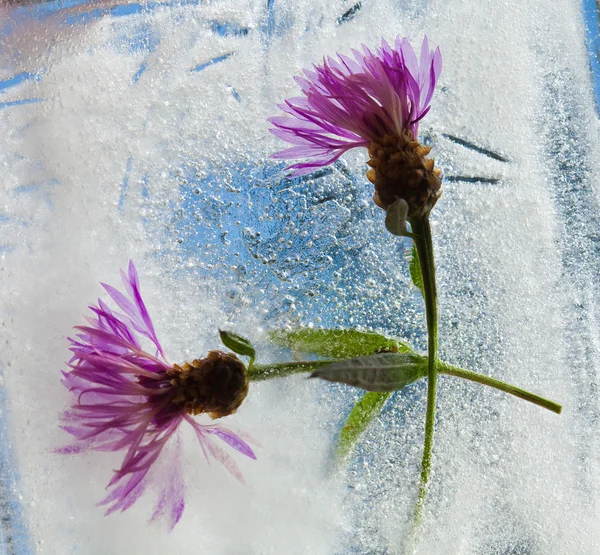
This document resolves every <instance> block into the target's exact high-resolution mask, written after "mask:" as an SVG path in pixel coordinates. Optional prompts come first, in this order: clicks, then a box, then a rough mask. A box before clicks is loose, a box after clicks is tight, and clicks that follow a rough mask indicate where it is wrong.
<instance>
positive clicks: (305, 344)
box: [270, 328, 411, 358]
mask: <svg viewBox="0 0 600 555" xmlns="http://www.w3.org/2000/svg"><path fill="white" fill-rule="evenodd" d="M270 337H271V341H273V342H274V343H275V344H276V345H279V346H280V347H288V348H289V349H291V350H292V351H294V352H296V353H312V354H316V355H319V356H322V357H328V358H354V357H359V356H367V355H373V354H375V353H378V352H382V351H391V352H408V351H411V348H410V347H409V346H408V345H407V344H406V343H402V342H401V341H397V340H395V339H390V338H388V337H385V336H384V335H380V334H378V333H373V332H366V331H358V330H354V329H305V328H302V329H295V330H291V331H286V330H278V331H274V332H271V334H270Z"/></svg>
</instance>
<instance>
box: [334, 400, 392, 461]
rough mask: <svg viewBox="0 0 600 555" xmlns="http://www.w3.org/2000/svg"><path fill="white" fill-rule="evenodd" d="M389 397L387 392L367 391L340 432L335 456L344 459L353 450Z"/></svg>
mask: <svg viewBox="0 0 600 555" xmlns="http://www.w3.org/2000/svg"><path fill="white" fill-rule="evenodd" d="M390 395H391V394H390V393H388V392H385V393H376V392H373V391H369V392H367V393H365V394H364V395H363V396H362V398H361V399H360V401H358V403H356V405H354V408H353V409H352V411H351V412H350V414H349V415H348V418H347V419H346V423H345V424H344V426H343V427H342V430H341V431H340V436H339V443H338V448H337V456H338V457H339V458H340V459H345V458H346V457H347V456H348V455H349V454H350V452H351V451H352V450H353V449H354V446H355V445H356V442H357V441H358V439H359V438H360V436H361V435H362V434H363V432H364V431H365V430H366V429H367V427H368V426H369V424H370V423H371V422H372V421H373V419H374V418H376V417H377V416H378V415H379V413H380V412H381V410H382V409H383V407H384V405H385V402H386V401H387V400H388V397H389V396H390Z"/></svg>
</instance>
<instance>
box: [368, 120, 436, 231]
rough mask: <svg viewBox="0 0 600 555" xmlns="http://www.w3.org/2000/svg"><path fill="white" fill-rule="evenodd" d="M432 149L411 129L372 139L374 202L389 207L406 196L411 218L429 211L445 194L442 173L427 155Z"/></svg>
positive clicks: (371, 179)
mask: <svg viewBox="0 0 600 555" xmlns="http://www.w3.org/2000/svg"><path fill="white" fill-rule="evenodd" d="M430 151H431V147H428V146H424V145H422V144H420V143H419V141H417V140H415V138H414V136H413V134H412V133H411V132H410V131H408V130H405V131H404V132H403V133H402V135H401V136H400V137H398V136H394V135H385V136H384V137H383V138H382V139H381V140H378V141H372V142H371V144H370V145H369V156H370V157H371V158H370V160H369V161H368V162H367V163H368V164H369V166H371V169H370V170H369V171H368V172H367V178H368V179H369V181H370V182H371V183H373V185H375V194H374V195H373V201H374V202H375V204H377V206H380V207H381V208H383V209H384V210H387V209H388V208H389V206H390V205H392V204H393V203H394V202H396V201H397V200H398V199H403V200H405V201H406V202H407V204H408V219H409V220H411V219H415V218H422V217H424V216H426V215H427V214H429V212H430V211H431V209H432V208H433V207H434V205H435V203H436V202H437V200H438V198H440V195H441V194H442V193H441V190H440V189H441V186H442V179H441V176H440V173H441V172H440V170H439V168H436V167H434V161H433V158H427V155H428V154H429V152H430Z"/></svg>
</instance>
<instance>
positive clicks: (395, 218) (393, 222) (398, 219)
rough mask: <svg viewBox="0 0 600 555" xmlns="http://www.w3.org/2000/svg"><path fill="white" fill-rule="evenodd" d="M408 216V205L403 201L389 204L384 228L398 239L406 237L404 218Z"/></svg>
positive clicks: (399, 200)
mask: <svg viewBox="0 0 600 555" xmlns="http://www.w3.org/2000/svg"><path fill="white" fill-rule="evenodd" d="M407 216H408V203H407V202H406V201H405V200H404V199H398V200H397V201H396V202H394V203H393V204H391V205H390V206H389V207H388V209H387V210H386V213H385V228H386V229H387V230H388V231H389V232H390V233H391V234H392V235H397V236H399V237H407V236H408V230H407V229H406V217H407Z"/></svg>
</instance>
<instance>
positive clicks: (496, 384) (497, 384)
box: [438, 362, 562, 414]
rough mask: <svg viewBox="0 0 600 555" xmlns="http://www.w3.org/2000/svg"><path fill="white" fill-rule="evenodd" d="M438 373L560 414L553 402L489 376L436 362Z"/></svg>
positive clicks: (559, 406) (557, 405) (559, 408)
mask: <svg viewBox="0 0 600 555" xmlns="http://www.w3.org/2000/svg"><path fill="white" fill-rule="evenodd" d="M438 372H439V373H440V374H446V375H447V376H456V377H457V378H463V379H464V380H470V381H472V382H476V383H480V384H483V385H487V386H489V387H493V388H495V389H499V390H500V391H504V392H506V393H509V394H510V395H514V396H515V397H519V398H520V399H524V400H525V401H529V402H530V403H533V404H534V405H538V406H539V407H543V408H545V409H548V410H550V411H552V412H555V413H556V414H560V413H561V411H562V406H561V405H559V404H558V403H555V402H554V401H550V400H548V399H544V398H543V397H540V396H539V395H536V394H535V393H530V392H529V391H525V390H524V389H521V388H520V387H515V386H514V385H510V384H508V383H505V382H501V381H500V380H496V379H494V378H490V377H489V376H483V375H482V374H476V373H475V372H470V371H469V370H464V369H463V368H458V367H457V366H452V365H451V364H446V363H445V362H438Z"/></svg>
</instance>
